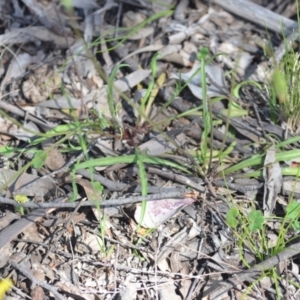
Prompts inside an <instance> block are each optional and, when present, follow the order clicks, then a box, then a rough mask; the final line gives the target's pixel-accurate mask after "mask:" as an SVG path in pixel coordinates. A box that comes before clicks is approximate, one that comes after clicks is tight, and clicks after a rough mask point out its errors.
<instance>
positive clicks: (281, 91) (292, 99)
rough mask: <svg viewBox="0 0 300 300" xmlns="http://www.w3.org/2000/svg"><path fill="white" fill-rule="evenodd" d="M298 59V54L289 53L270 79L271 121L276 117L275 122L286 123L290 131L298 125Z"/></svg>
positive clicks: (299, 111) (299, 104) (299, 71)
mask: <svg viewBox="0 0 300 300" xmlns="http://www.w3.org/2000/svg"><path fill="white" fill-rule="evenodd" d="M299 58H300V54H299V53H295V52H293V51H290V52H289V53H288V54H287V55H286V56H285V57H284V59H283V60H282V62H281V63H280V64H279V66H277V67H276V68H275V70H274V73H273V78H272V81H273V82H272V83H273V89H274V93H273V97H272V101H271V113H272V116H273V120H274V119H275V118H276V117H277V121H284V122H286V123H287V126H288V128H289V129H291V130H292V131H296V130H297V128H298V126H299V123H300V84H299V80H300V61H299ZM277 100H278V101H277ZM274 117H275V118H274ZM275 120H276V119H275Z"/></svg>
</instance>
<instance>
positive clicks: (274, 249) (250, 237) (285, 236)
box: [226, 200, 300, 281]
mask: <svg viewBox="0 0 300 300" xmlns="http://www.w3.org/2000/svg"><path fill="white" fill-rule="evenodd" d="M299 218H300V203H298V202H297V201H295V200H293V201H291V202H290V203H289V204H288V205H287V207H286V215H285V216H284V217H283V218H274V217H272V219H271V220H270V219H269V218H266V217H264V216H263V214H262V212H261V211H260V210H255V209H244V208H242V207H241V206H239V205H237V204H236V203H235V204H233V206H232V207H231V208H230V209H229V210H228V212H227V214H226V223H227V224H228V226H230V228H231V229H232V231H233V233H234V237H235V240H236V243H237V245H238V249H239V253H240V258H241V260H242V262H243V263H244V265H245V266H246V267H248V268H250V265H249V264H248V263H247V261H246V259H245V257H244V249H248V250H249V251H251V253H252V254H254V255H255V257H256V258H257V259H258V260H259V261H264V260H265V259H266V258H268V257H271V256H274V255H276V254H278V253H279V252H281V251H283V250H284V249H285V248H286V247H287V245H288V244H289V243H290V242H291V241H292V240H293V239H295V238H297V237H298V235H297V234H296V232H297V231H299V229H300V223H299ZM269 221H272V222H273V221H276V222H280V226H279V229H278V231H277V238H276V239H275V240H274V241H275V243H274V241H270V239H269V238H268V236H267V231H268V230H267V229H268V222H269ZM272 269H273V268H271V269H270V270H264V272H262V274H261V275H260V278H262V277H264V276H268V277H271V278H272V279H273V280H274V281H275V280H276V278H275V277H276V276H275V274H276V272H275V273H274V272H273V271H272ZM274 276H275V277H274ZM277 276H278V275H277Z"/></svg>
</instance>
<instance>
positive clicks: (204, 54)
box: [197, 47, 212, 161]
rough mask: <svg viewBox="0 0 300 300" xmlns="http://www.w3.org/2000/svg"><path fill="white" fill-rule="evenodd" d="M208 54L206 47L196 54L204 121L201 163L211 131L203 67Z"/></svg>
mask: <svg viewBox="0 0 300 300" xmlns="http://www.w3.org/2000/svg"><path fill="white" fill-rule="evenodd" d="M208 54H209V51H208V49H207V48H206V47H203V48H201V49H200V51H199V52H198V54H197V58H198V60H199V61H200V62H201V68H200V74H201V87H202V101H203V120H204V130H203V133H202V138H201V150H202V153H203V161H205V159H206V155H207V151H208V137H209V134H210V132H211V129H212V113H211V109H210V103H209V99H208V96H207V86H206V71H205V65H206V60H207V57H208Z"/></svg>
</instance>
